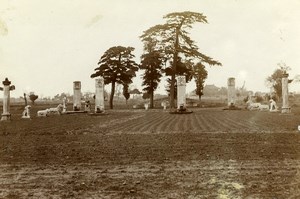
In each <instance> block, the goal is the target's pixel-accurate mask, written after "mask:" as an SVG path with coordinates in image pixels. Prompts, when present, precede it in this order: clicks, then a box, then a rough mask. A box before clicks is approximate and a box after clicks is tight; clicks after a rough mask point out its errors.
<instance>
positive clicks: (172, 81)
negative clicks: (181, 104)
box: [170, 22, 183, 109]
mask: <svg viewBox="0 0 300 199" xmlns="http://www.w3.org/2000/svg"><path fill="white" fill-rule="evenodd" d="M182 23H183V22H182ZM182 23H181V25H182ZM181 25H180V26H179V27H177V28H176V35H175V37H176V38H175V45H174V47H175V49H174V57H173V66H172V69H173V73H172V76H171V85H170V109H172V108H175V100H174V98H175V75H176V70H177V59H178V45H179V30H180V28H181Z"/></svg>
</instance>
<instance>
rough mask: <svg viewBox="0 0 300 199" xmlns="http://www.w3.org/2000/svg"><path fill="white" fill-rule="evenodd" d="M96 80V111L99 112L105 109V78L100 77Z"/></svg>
mask: <svg viewBox="0 0 300 199" xmlns="http://www.w3.org/2000/svg"><path fill="white" fill-rule="evenodd" d="M95 81H96V82H95V87H96V91H95V112H96V113H99V112H103V111H104V78H103V77H100V78H98V79H95Z"/></svg>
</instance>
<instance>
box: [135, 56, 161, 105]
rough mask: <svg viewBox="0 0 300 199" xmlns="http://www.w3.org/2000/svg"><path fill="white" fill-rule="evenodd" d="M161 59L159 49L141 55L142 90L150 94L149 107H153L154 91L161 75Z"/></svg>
mask: <svg viewBox="0 0 300 199" xmlns="http://www.w3.org/2000/svg"><path fill="white" fill-rule="evenodd" d="M163 63H164V62H163V59H162V56H161V54H160V52H159V51H151V50H150V51H149V52H148V53H145V54H143V55H142V56H141V65H140V69H144V70H145V72H144V75H143V83H142V85H143V86H146V87H145V88H144V89H143V90H144V91H146V92H147V93H148V94H149V96H150V108H153V99H154V91H155V90H156V89H157V87H158V84H159V82H160V78H161V77H162V67H163Z"/></svg>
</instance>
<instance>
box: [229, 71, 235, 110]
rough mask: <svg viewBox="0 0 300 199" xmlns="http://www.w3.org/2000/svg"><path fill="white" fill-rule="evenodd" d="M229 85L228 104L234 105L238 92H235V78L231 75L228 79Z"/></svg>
mask: <svg viewBox="0 0 300 199" xmlns="http://www.w3.org/2000/svg"><path fill="white" fill-rule="evenodd" d="M227 86H228V106H229V107H234V106H235V100H236V92H235V78H233V77H230V78H228V81H227Z"/></svg>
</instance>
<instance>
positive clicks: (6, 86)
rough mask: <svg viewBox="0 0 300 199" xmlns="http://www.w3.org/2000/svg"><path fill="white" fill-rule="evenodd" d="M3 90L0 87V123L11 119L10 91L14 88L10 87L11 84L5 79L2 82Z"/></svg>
mask: <svg viewBox="0 0 300 199" xmlns="http://www.w3.org/2000/svg"><path fill="white" fill-rule="evenodd" d="M2 83H3V88H2V87H0V90H3V113H2V117H1V121H6V120H10V119H11V117H10V116H11V114H10V112H9V111H10V107H9V105H10V91H11V90H15V86H13V85H12V86H10V84H11V82H10V81H9V80H8V79H7V78H5V80H4V81H3V82H2Z"/></svg>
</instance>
